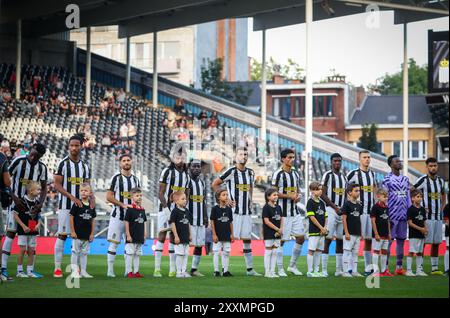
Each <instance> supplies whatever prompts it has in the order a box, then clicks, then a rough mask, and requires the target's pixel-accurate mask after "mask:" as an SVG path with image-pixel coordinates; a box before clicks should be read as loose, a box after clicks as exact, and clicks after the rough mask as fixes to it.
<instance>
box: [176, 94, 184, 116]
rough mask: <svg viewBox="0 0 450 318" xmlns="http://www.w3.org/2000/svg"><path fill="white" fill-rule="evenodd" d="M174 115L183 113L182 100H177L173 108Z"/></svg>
mask: <svg viewBox="0 0 450 318" xmlns="http://www.w3.org/2000/svg"><path fill="white" fill-rule="evenodd" d="M174 110H175V113H177V114H183V113H184V100H183V99H181V98H178V99H177V101H176V103H175V107H174Z"/></svg>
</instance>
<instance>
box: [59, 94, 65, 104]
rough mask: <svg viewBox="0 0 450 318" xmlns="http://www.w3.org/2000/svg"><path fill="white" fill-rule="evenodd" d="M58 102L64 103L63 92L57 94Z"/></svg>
mask: <svg viewBox="0 0 450 318" xmlns="http://www.w3.org/2000/svg"><path fill="white" fill-rule="evenodd" d="M58 102H60V103H65V102H66V96H64V92H60V93H59V95H58Z"/></svg>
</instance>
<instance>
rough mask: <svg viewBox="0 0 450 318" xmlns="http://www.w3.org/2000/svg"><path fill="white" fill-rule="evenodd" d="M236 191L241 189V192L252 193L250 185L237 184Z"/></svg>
mask: <svg viewBox="0 0 450 318" xmlns="http://www.w3.org/2000/svg"><path fill="white" fill-rule="evenodd" d="M236 189H239V191H242V192H247V191H250V185H249V184H236Z"/></svg>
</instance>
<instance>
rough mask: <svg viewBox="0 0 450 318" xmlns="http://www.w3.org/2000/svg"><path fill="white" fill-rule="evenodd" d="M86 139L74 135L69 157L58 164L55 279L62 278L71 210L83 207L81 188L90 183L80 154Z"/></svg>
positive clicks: (87, 168) (88, 173)
mask: <svg viewBox="0 0 450 318" xmlns="http://www.w3.org/2000/svg"><path fill="white" fill-rule="evenodd" d="M83 143H84V138H83V137H82V136H80V135H74V136H72V137H70V139H69V155H68V156H66V157H64V159H62V160H61V161H60V163H59V164H58V168H57V171H56V173H55V175H54V182H55V189H56V191H58V192H59V200H58V201H59V206H58V238H57V239H56V243H55V270H54V272H53V277H55V278H61V277H63V273H62V270H61V262H62V257H63V251H64V243H65V242H66V239H67V236H68V235H70V209H71V208H72V205H73V204H76V205H77V206H78V207H80V208H81V207H83V203H82V202H81V200H80V187H81V185H82V184H83V183H84V182H90V179H91V170H90V169H89V166H88V164H87V163H86V162H84V161H83V160H81V158H80V153H81V149H82V147H83ZM90 206H91V208H93V207H94V206H95V199H94V196H91V199H90Z"/></svg>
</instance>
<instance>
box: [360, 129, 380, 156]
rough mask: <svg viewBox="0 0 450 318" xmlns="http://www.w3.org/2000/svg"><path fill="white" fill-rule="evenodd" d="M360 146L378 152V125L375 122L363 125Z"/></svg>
mask: <svg viewBox="0 0 450 318" xmlns="http://www.w3.org/2000/svg"><path fill="white" fill-rule="evenodd" d="M358 146H359V147H361V148H363V149H367V150H369V151H373V152H378V141H377V126H376V125H375V124H371V125H369V124H365V125H363V126H362V133H361V137H359V143H358Z"/></svg>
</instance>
